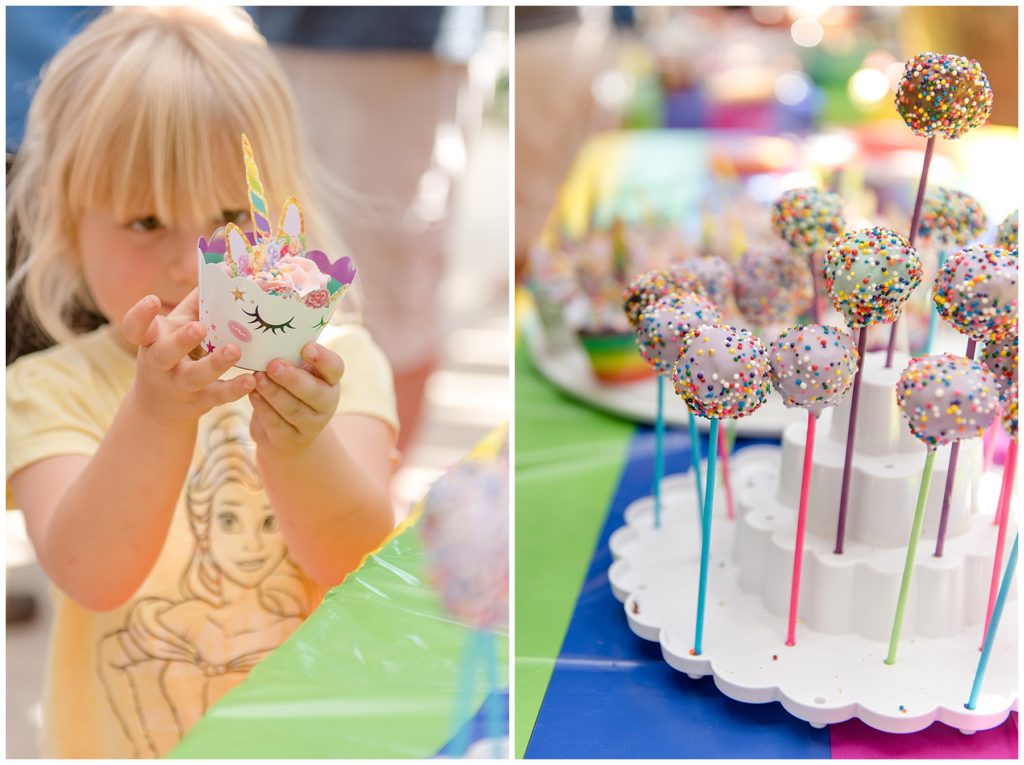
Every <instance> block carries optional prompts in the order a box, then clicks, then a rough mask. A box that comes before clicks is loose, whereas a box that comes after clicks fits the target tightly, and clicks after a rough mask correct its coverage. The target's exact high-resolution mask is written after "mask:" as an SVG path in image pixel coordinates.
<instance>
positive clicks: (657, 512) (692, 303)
mask: <svg viewBox="0 0 1024 765" xmlns="http://www.w3.org/2000/svg"><path fill="white" fill-rule="evenodd" d="M720 320H721V313H720V312H719V310H718V308H717V307H716V306H715V305H714V303H712V302H711V301H710V300H708V298H706V297H704V296H703V295H698V294H697V293H695V292H676V293H672V294H669V295H665V296H664V297H661V298H658V299H657V300H656V301H655V302H653V303H649V304H648V305H647V306H645V307H644V308H643V310H642V311H641V312H640V322H639V323H638V324H637V327H636V340H637V344H638V345H639V346H640V355H641V356H643V357H644V360H645V361H646V362H647V363H648V364H650V365H651V366H652V367H653V368H654V370H655V371H656V372H657V373H658V394H657V395H658V406H657V416H656V417H655V422H654V426H655V449H654V451H655V456H654V470H655V475H654V487H653V488H654V526H655V528H659V527H660V526H661V474H662V469H663V456H662V454H663V451H662V447H663V442H664V433H665V420H664V411H663V397H664V387H663V386H664V382H663V379H662V375H666V374H671V373H672V367H673V366H674V365H675V363H676V359H677V358H678V356H679V349H680V347H681V346H682V343H683V338H685V337H686V335H687V333H689V332H690V331H691V330H694V329H696V328H697V327H699V326H701V325H703V324H715V323H717V322H719V321H720ZM690 449H691V452H690V461H691V463H692V466H693V470H694V473H695V476H694V477H695V478H696V481H695V484H696V490H697V508H698V515H699V512H700V507H701V506H702V505H703V502H704V487H703V484H702V481H701V477H700V451H699V449H700V447H699V438H698V433H697V423H696V421H695V420H694V419H693V415H692V414H691V415H690Z"/></svg>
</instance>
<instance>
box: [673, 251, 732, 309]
mask: <svg viewBox="0 0 1024 765" xmlns="http://www.w3.org/2000/svg"><path fill="white" fill-rule="evenodd" d="M676 268H680V269H682V270H683V271H684V272H688V273H690V274H692V275H693V276H696V277H697V278H698V279H700V283H701V284H702V285H704V292H705V293H706V294H707V296H708V299H710V300H711V302H712V303H714V304H715V305H717V306H718V307H719V308H724V307H725V304H726V303H727V302H728V301H729V298H730V297H732V293H733V285H734V277H733V271H732V266H731V265H730V264H729V263H728V262H727V261H726V260H724V259H723V258H720V257H718V256H717V255H708V256H706V257H698V258H687V259H686V260H684V261H682V262H681V263H679V265H678V266H676Z"/></svg>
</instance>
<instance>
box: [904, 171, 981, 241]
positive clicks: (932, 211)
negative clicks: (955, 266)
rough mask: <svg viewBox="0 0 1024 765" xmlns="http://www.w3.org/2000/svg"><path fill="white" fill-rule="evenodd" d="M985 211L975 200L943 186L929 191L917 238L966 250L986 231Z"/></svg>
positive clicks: (922, 211)
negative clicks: (972, 241) (966, 245)
mask: <svg viewBox="0 0 1024 765" xmlns="http://www.w3.org/2000/svg"><path fill="white" fill-rule="evenodd" d="M986 223H987V219H986V218H985V211H984V210H982V209H981V205H980V204H979V203H978V200H976V199H975V198H974V197H972V196H970V195H969V194H965V193H964V192H962V191H957V190H956V189H947V188H945V187H943V186H939V187H937V188H933V189H929V190H928V193H927V194H926V195H925V198H924V206H923V207H922V209H921V222H920V224H919V225H918V230H917V233H918V236H920V237H921V238H922V239H930V240H931V241H933V242H935V243H936V244H938V245H940V246H944V247H949V246H952V245H955V246H958V247H963V246H964V245H965V244H967V243H968V242H969V241H971V240H972V239H976V238H977V237H979V236H981V234H982V232H983V231H984V230H985V224H986Z"/></svg>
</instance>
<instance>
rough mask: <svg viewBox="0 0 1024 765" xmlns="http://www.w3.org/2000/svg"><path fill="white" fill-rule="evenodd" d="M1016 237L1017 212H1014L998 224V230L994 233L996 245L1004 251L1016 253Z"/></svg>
mask: <svg viewBox="0 0 1024 765" xmlns="http://www.w3.org/2000/svg"><path fill="white" fill-rule="evenodd" d="M1018 236H1019V234H1018V231H1017V211H1016V210H1014V211H1013V212H1012V213H1010V214H1009V215H1007V216H1006V218H1004V219H1003V222H1002V223H1000V224H999V229H998V230H997V232H996V245H998V246H999V247H1002V248H1003V249H1004V250H1014V251H1016V250H1017V241H1018Z"/></svg>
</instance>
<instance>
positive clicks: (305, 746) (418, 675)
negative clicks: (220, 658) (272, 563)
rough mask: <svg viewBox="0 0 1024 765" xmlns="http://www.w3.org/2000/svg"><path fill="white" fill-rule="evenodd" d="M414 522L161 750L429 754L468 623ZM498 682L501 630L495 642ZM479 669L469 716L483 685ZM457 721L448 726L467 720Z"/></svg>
mask: <svg viewBox="0 0 1024 765" xmlns="http://www.w3.org/2000/svg"><path fill="white" fill-rule="evenodd" d="M426 563H427V554H426V552H425V551H424V550H423V548H422V546H421V544H420V540H419V536H418V532H417V529H416V528H415V527H411V528H408V529H406V530H405V531H403V532H401V533H400V534H398V536H396V537H395V538H394V539H393V540H392V541H391V542H390V543H388V544H387V545H385V546H384V547H383V548H382V549H381V550H380V551H378V552H377V553H376V554H374V555H372V556H370V557H369V558H368V559H367V561H366V563H364V564H363V566H362V567H361V568H360V569H359V570H358V571H356V572H354V573H352V574H350V575H349V576H348V578H347V579H346V580H345V581H344V582H343V583H342V584H341V585H339V586H338V587H336V588H334V589H333V590H331V591H330V592H329V593H328V594H327V596H326V598H325V599H324V602H323V603H322V604H321V605H320V607H319V608H318V609H317V610H316V611H315V612H314V613H313V615H312V616H310V618H309V619H308V620H307V621H306V622H305V623H304V624H303V625H302V626H301V627H300V628H299V629H298V630H297V631H296V632H295V634H294V635H292V637H291V638H289V640H288V641H287V642H285V643H284V645H282V646H281V647H280V648H278V649H277V650H276V651H274V652H273V653H272V654H271V655H270V656H268V657H267V658H266V659H265V660H264V661H262V662H261V663H260V664H259V665H258V666H257V667H256V668H255V669H253V670H252V672H251V673H250V675H249V677H248V678H247V679H246V681H245V682H244V683H242V684H241V685H240V686H238V687H237V688H235V689H234V690H233V691H231V692H230V693H228V694H227V695H225V696H224V698H223V699H221V700H220V701H219V702H218V703H217V704H216V705H214V706H213V708H212V709H211V710H210V711H209V712H208V713H207V714H206V716H205V717H203V719H202V720H200V722H199V723H198V724H197V725H196V726H195V727H194V728H193V729H192V730H191V731H190V732H189V733H188V735H187V736H185V738H184V739H183V740H182V742H181V744H180V745H179V746H178V748H177V749H176V750H175V751H174V752H173V753H172V755H171V756H172V757H177V758H191V757H218V758H219V757H252V758H262V757H268V758H269V757H281V758H283V757H288V758H303V757H345V758H370V757H389V758H397V757H417V758H418V757H431V756H433V755H435V754H437V752H438V751H439V750H440V749H441V748H442V747H443V746H444V745H445V744H446V743H447V742H448V740H449V738H450V737H451V735H452V732H453V725H454V724H455V721H454V720H453V717H452V715H453V708H454V706H455V698H456V695H457V679H458V669H459V662H460V658H461V655H462V649H463V646H464V644H465V642H466V639H467V638H468V637H469V636H470V634H471V633H472V629H471V628H468V627H466V626H465V625H463V624H462V623H460V622H457V621H455V620H453V619H452V618H451V617H449V616H448V615H447V614H446V613H445V612H444V610H443V608H442V605H441V599H440V595H439V594H438V592H437V591H436V590H435V589H433V588H432V587H431V586H430V585H429V584H428V583H427V580H426V574H425V570H426ZM496 643H497V650H498V656H499V659H498V661H499V673H498V677H499V683H501V684H502V685H507V684H508V637H507V635H501V636H499V639H498V640H497V641H496ZM482 686H483V683H482V680H481V681H480V682H479V683H478V687H477V689H476V692H475V693H474V696H473V702H472V704H471V705H470V706H471V708H470V710H469V716H471V715H473V714H475V713H476V711H477V710H478V709H479V708H480V705H481V704H482V702H483V699H484V697H485V693H484V691H483V687H482ZM469 716H467V717H466V719H463V720H459V721H458V722H459V725H462V724H464V723H465V722H466V721H467V720H468V719H469Z"/></svg>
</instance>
